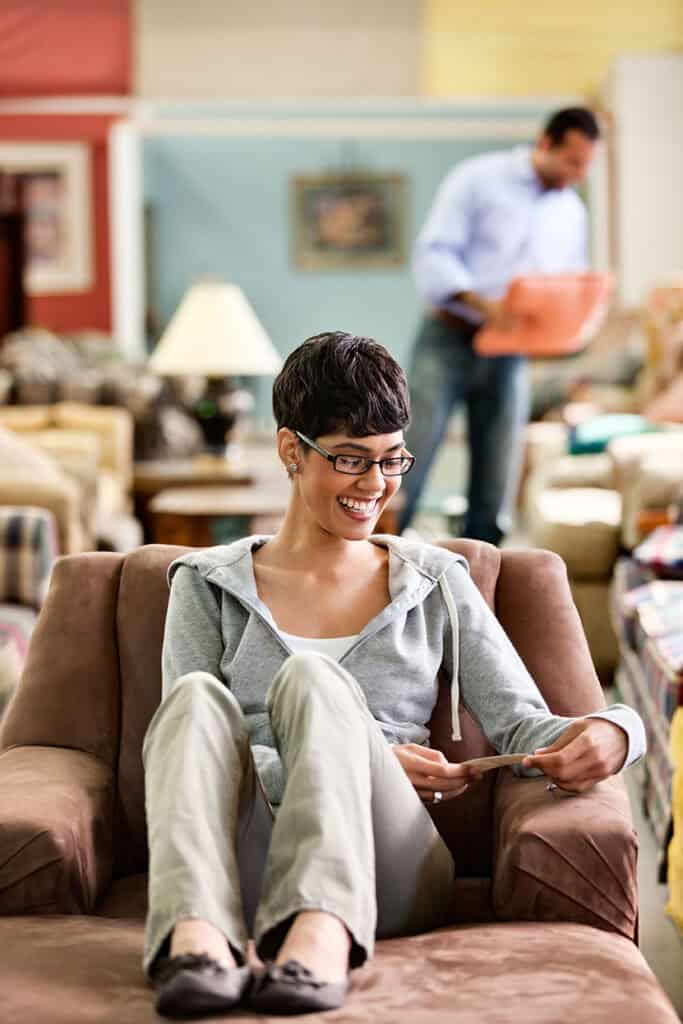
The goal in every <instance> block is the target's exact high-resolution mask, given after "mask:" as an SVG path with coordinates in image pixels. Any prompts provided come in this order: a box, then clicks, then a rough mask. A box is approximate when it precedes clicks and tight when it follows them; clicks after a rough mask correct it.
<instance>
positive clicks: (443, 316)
mask: <svg viewBox="0 0 683 1024" xmlns="http://www.w3.org/2000/svg"><path fill="white" fill-rule="evenodd" d="M429 314H430V316H433V317H435V318H436V319H437V320H441V321H443V323H445V324H448V326H449V327H455V328H456V329H457V330H458V331H465V332H466V333H468V334H469V335H470V336H471V337H474V335H475V334H476V333H477V331H478V330H479V328H480V327H481V324H473V323H472V321H471V320H466V319H465V317H464V316H458V314H457V313H451V311H450V310H449V309H438V308H436V307H432V308H431V309H430V311H429Z"/></svg>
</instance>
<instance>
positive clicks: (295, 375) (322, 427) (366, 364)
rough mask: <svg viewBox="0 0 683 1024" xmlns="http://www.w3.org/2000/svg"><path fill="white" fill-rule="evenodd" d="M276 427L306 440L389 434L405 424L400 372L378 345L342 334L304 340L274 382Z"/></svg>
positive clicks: (404, 391)
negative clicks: (341, 435) (286, 428)
mask: <svg viewBox="0 0 683 1024" xmlns="http://www.w3.org/2000/svg"><path fill="white" fill-rule="evenodd" d="M273 413H274V415H275V420H276V422H277V426H278V429H280V427H288V428H289V429H290V430H300V431H301V433H302V434H306V435H307V436H308V437H310V438H316V437H321V436H323V435H324V434H335V433H338V432H344V433H347V434H349V435H350V436H351V437H367V436H370V435H373V434H393V433H394V432H395V431H397V430H403V429H404V428H405V427H407V426H408V423H409V422H410V402H409V399H408V384H407V381H406V377H405V374H404V372H403V370H402V369H401V367H400V366H399V364H398V363H397V362H396V360H395V359H394V358H393V356H391V355H390V354H389V352H387V350H386V349H385V348H384V346H383V345H380V344H379V342H377V341H374V340H373V339H372V338H363V337H359V336H357V335H355V334H347V333H346V332H345V331H326V332H325V333H324V334H316V335H314V337H312V338H307V339H306V341H304V342H303V344H301V345H299V347H298V348H296V349H294V351H293V352H292V353H291V354H290V355H289V356H288V357H287V359H286V360H285V365H284V366H283V367H282V369H281V370H280V373H279V374H278V376H277V377H276V379H275V383H274V384H273Z"/></svg>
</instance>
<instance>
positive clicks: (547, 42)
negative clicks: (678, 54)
mask: <svg viewBox="0 0 683 1024" xmlns="http://www.w3.org/2000/svg"><path fill="white" fill-rule="evenodd" d="M424 13H425V34H424V42H423V45H424V51H423V68H424V71H423V85H424V92H425V93H426V95H428V96H438V97H445V96H481V97H483V96H501V97H502V96H506V97H508V96H517V97H519V96H542V95H556V96H557V95H578V96H585V97H586V98H589V99H590V98H592V97H594V96H595V95H596V94H597V92H598V90H599V88H600V86H601V85H602V83H603V81H604V79H605V76H606V74H607V69H608V67H609V65H610V62H611V61H612V60H613V58H614V57H616V56H617V55H618V54H619V53H624V52H627V53H653V52H662V51H664V52H672V51H683V0H425V9H424Z"/></svg>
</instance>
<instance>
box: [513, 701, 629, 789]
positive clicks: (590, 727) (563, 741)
mask: <svg viewBox="0 0 683 1024" xmlns="http://www.w3.org/2000/svg"><path fill="white" fill-rule="evenodd" d="M627 753H628V738H627V736H626V733H625V732H624V730H623V729H621V728H620V727H619V726H618V725H615V724H614V722H608V721H607V720H606V719H605V718H581V719H579V720H578V721H576V722H572V724H571V725H569V726H567V728H566V729H565V730H564V732H563V733H562V735H561V736H560V737H558V739H556V740H555V742H554V743H553V744H552V745H551V746H549V747H539V748H538V749H537V750H535V751H534V753H533V754H531V755H530V756H529V757H525V758H524V761H523V762H522V767H524V768H540V769H541V771H542V772H543V773H544V774H545V775H547V776H548V778H549V779H550V780H551V781H552V782H554V783H555V784H556V785H557V786H559V787H560V789H567V790H569V791H570V792H572V793H584V792H585V791H586V790H587V789H590V788H591V786H594V785H595V783H596V782H601V781H602V780H603V779H606V778H608V777H609V776H610V775H615V774H616V773H617V772H618V771H620V770H621V768H622V767H623V765H624V761H625V760H626V755H627Z"/></svg>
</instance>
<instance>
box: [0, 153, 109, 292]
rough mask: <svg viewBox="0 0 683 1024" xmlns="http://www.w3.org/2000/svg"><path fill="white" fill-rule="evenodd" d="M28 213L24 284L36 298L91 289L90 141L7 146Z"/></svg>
mask: <svg viewBox="0 0 683 1024" xmlns="http://www.w3.org/2000/svg"><path fill="white" fill-rule="evenodd" d="M0 172H5V173H6V174H9V175H12V177H13V178H14V179H15V182H16V183H17V192H18V195H19V197H20V204H21V208H22V210H23V214H24V253H25V270H24V283H25V287H26V291H27V292H28V293H29V294H30V295H43V294H54V293H58V292H80V291H85V290H87V289H88V288H89V287H91V285H92V283H93V270H92V215H91V188H90V154H89V151H88V146H87V144H86V143H81V142H63V143H61V142H60V143H40V142H1V143H0Z"/></svg>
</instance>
